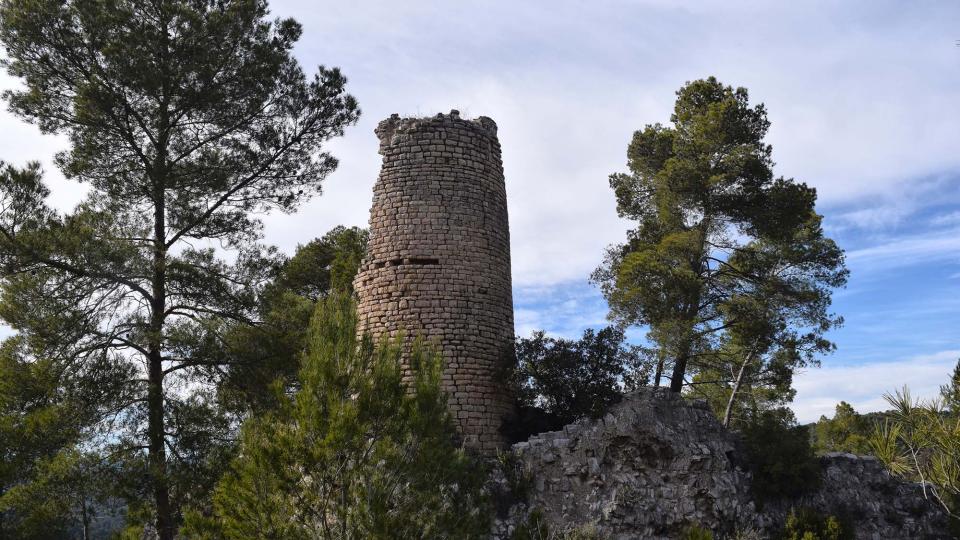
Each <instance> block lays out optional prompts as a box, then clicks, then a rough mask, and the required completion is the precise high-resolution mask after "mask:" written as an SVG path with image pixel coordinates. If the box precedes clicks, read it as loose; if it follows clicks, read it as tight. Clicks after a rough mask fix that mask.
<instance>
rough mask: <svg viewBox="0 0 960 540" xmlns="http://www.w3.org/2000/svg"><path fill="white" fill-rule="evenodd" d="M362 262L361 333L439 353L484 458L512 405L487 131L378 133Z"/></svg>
mask: <svg viewBox="0 0 960 540" xmlns="http://www.w3.org/2000/svg"><path fill="white" fill-rule="evenodd" d="M376 134H377V136H378V137H379V138H380V154H381V155H382V156H383V165H382V168H381V170H380V176H379V178H378V180H377V183H376V185H375V186H374V193H373V207H372V209H371V211H370V240H369V244H368V247H367V255H366V258H365V259H364V262H363V263H362V265H361V267H360V272H359V274H358V275H357V278H356V280H355V282H354V286H355V289H356V292H357V297H358V315H359V320H360V329H361V331H368V332H370V333H372V334H373V335H374V336H376V337H382V336H394V335H396V334H397V333H398V332H401V331H402V332H403V333H404V335H405V336H406V339H407V340H408V341H409V340H412V339H413V338H414V337H415V336H416V335H418V334H419V335H423V336H424V337H425V338H427V339H429V340H431V341H434V342H435V343H437V344H438V345H439V346H440V349H441V351H442V353H443V358H444V361H445V370H444V379H443V383H444V388H445V390H446V391H447V392H449V394H450V408H451V412H452V413H453V415H454V417H455V418H456V421H457V424H458V426H459V428H460V432H461V434H462V435H463V437H464V443H465V444H466V445H467V446H468V447H471V448H475V449H478V450H481V451H482V452H484V453H487V454H491V453H493V452H494V450H495V449H497V448H500V447H502V445H503V437H502V436H501V434H500V425H501V422H502V420H503V418H504V417H506V416H507V415H508V414H510V413H511V411H512V400H511V398H510V396H509V395H508V393H507V390H506V387H505V385H504V384H503V382H502V381H501V380H500V378H501V376H502V375H501V374H502V369H501V366H502V363H503V362H504V361H505V358H506V355H507V354H508V353H509V351H510V349H511V347H512V343H513V335H514V334H513V332H514V330H513V293H512V289H511V281H510V233H509V228H508V224H507V197H506V189H505V185H504V177H503V165H502V162H501V158H500V144H499V142H498V140H497V126H496V124H495V123H494V122H493V120H491V119H489V118H486V117H480V118H479V119H477V120H465V119H461V118H460V116H459V113H458V112H457V111H451V112H450V114H449V115H444V114H438V115H437V116H435V117H432V118H400V117H399V115H393V116H392V117H390V118H388V119H387V120H384V121H382V122H380V124H379V125H378V126H377V129H376Z"/></svg>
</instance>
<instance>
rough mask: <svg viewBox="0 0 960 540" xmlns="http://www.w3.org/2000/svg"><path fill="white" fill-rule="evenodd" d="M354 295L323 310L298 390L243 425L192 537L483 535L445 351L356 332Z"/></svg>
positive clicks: (478, 480) (482, 499)
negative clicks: (233, 455) (445, 382)
mask: <svg viewBox="0 0 960 540" xmlns="http://www.w3.org/2000/svg"><path fill="white" fill-rule="evenodd" d="M356 322H357V320H356V312H355V309H354V305H353V301H352V300H351V299H350V297H349V296H348V295H346V294H337V295H332V296H330V297H328V298H326V299H324V300H323V301H322V302H321V303H320V304H319V305H318V307H317V311H316V313H315V316H314V319H313V321H312V323H311V327H310V332H309V339H308V343H309V353H308V354H307V355H306V356H305V357H304V359H303V367H302V369H301V371H300V375H299V379H300V390H299V391H298V392H297V393H296V395H295V396H294V397H293V398H281V407H280V408H279V410H278V411H276V412H275V413H268V414H266V415H265V416H264V417H260V418H254V419H251V420H249V421H247V422H246V423H245V424H244V426H243V429H242V432H241V439H240V449H239V452H238V457H237V459H236V460H235V461H234V462H233V464H232V467H231V470H230V472H229V473H228V474H226V475H225V476H224V478H223V479H222V480H221V481H220V483H219V484H218V486H217V488H216V491H215V494H214V509H215V515H214V516H212V517H211V518H209V519H208V520H204V519H201V518H200V517H199V516H192V518H191V519H190V520H189V521H188V527H187V530H185V531H184V533H185V534H184V536H185V537H189V538H193V537H198V536H201V535H204V534H206V535H207V536H208V537H212V536H214V535H213V534H212V533H211V531H218V534H220V535H222V536H223V537H225V538H315V539H328V540H332V539H335V538H336V539H342V538H483V537H485V536H486V535H487V533H488V532H489V516H490V514H491V513H492V512H491V511H490V509H489V504H488V500H487V496H486V494H485V491H484V489H483V485H484V482H485V481H486V477H487V474H486V470H485V467H483V466H481V465H480V463H478V462H477V461H476V460H474V459H473V458H471V457H470V456H469V455H467V454H465V453H464V452H463V450H462V449H460V448H459V447H458V445H457V444H456V443H455V437H456V431H455V428H454V425H453V422H452V419H451V417H450V414H449V412H448V411H447V397H446V395H445V394H444V393H443V392H442V391H441V387H440V380H441V374H442V366H441V363H440V358H439V356H438V355H436V354H433V353H431V352H429V351H428V350H426V349H424V348H423V347H421V346H419V344H415V345H414V346H413V349H412V351H411V352H410V365H411V367H412V369H413V381H412V387H408V386H407V385H406V384H404V383H403V377H402V372H401V369H400V357H401V353H402V350H403V346H402V343H401V341H400V340H399V339H398V340H395V341H390V342H387V343H381V344H380V345H379V346H377V347H375V346H374V344H373V342H372V340H371V339H370V338H369V337H364V338H363V339H357V337H356Z"/></svg>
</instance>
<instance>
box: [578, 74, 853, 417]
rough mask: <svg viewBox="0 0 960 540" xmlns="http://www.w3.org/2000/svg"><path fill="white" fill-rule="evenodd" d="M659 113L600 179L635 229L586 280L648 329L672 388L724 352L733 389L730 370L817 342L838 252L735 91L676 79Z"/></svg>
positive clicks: (755, 112)
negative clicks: (666, 122)
mask: <svg viewBox="0 0 960 540" xmlns="http://www.w3.org/2000/svg"><path fill="white" fill-rule="evenodd" d="M670 119H671V123H672V125H671V126H663V125H661V124H653V125H648V126H646V127H645V128H644V129H643V130H641V131H638V132H636V133H635V134H634V136H633V141H632V142H631V143H630V146H629V148H628V151H627V156H628V166H629V169H630V171H629V172H628V173H622V174H614V175H612V176H611V177H610V186H611V187H612V188H613V190H614V193H615V194H616V198H617V212H618V213H619V214H620V216H621V217H625V218H628V219H631V220H633V221H635V222H637V226H636V228H635V229H633V230H631V231H630V232H629V233H628V235H627V241H626V243H624V244H622V245H619V246H613V247H612V248H610V250H609V251H608V255H607V258H606V261H605V263H604V264H603V266H601V267H600V268H599V269H597V271H596V272H595V273H594V275H593V278H594V280H595V281H596V282H598V283H600V285H601V287H602V289H603V292H604V295H605V296H606V297H607V300H608V301H609V303H610V310H611V316H612V318H613V319H615V320H617V321H618V322H620V323H623V324H639V325H647V326H648V327H649V329H650V334H649V335H650V337H651V339H652V340H653V341H654V342H656V343H657V345H658V346H659V347H660V348H661V349H662V350H664V351H666V354H665V355H664V356H665V357H668V358H672V360H673V375H672V379H671V384H670V387H671V389H672V390H673V391H675V392H679V391H680V390H681V389H682V387H683V386H684V385H685V384H686V383H687V380H686V379H685V377H686V376H687V374H688V371H694V372H695V371H697V369H698V366H699V364H700V362H701V361H702V360H703V359H708V358H710V357H711V356H715V355H716V352H717V351H719V350H721V349H722V350H725V351H727V352H731V351H737V360H735V361H734V362H732V365H733V366H736V368H735V369H733V370H732V374H731V377H730V379H729V380H727V381H726V382H725V383H726V384H731V385H732V387H733V392H732V395H734V396H735V395H736V393H737V388H738V386H742V384H743V380H742V378H741V377H738V376H737V373H740V374H741V375H742V374H749V373H750V372H751V370H750V366H751V365H754V364H756V363H757V362H758V361H761V360H762V359H766V360H763V361H782V360H783V359H784V358H788V359H789V361H790V362H791V363H792V365H798V364H801V363H804V362H809V361H814V359H815V355H816V354H817V353H819V352H824V351H828V350H830V348H831V345H830V344H829V342H827V341H825V340H824V339H823V334H824V333H825V332H826V331H827V330H829V329H830V328H831V327H833V326H834V325H836V324H838V323H839V322H840V320H839V318H837V317H834V316H832V315H831V314H830V313H828V308H829V305H830V295H831V289H832V288H834V287H840V286H842V285H844V284H845V282H846V278H847V270H846V268H845V266H844V257H843V251H842V250H840V249H839V248H838V247H837V246H836V244H835V243H834V242H833V241H832V240H830V239H829V238H827V237H825V236H824V235H823V230H822V228H821V225H820V216H819V215H817V213H816V212H815V210H814V203H815V201H816V191H815V190H814V189H812V188H810V187H808V186H806V185H805V184H802V183H799V182H796V181H794V180H792V179H785V178H776V177H774V175H773V170H772V169H773V162H772V160H771V152H772V149H771V147H770V145H768V144H766V143H765V142H764V140H763V139H764V136H765V135H766V132H767V129H768V127H769V125H770V123H769V121H768V120H767V113H766V110H765V109H764V107H763V105H757V106H750V104H749V99H748V95H747V91H746V89H744V88H737V89H733V88H731V87H729V86H724V85H723V84H721V83H720V82H718V81H717V80H716V79H714V78H712V77H711V78H709V79H704V80H698V81H694V82H691V83H688V84H687V85H685V86H684V87H683V88H681V89H680V90H679V91H678V92H677V100H676V105H675V107H674V113H673V115H672V116H671V118H670ZM727 363H729V362H727ZM741 368H742V369H741ZM724 371H727V370H726V369H724ZM753 371H755V372H762V371H764V369H762V368H758V369H754V370H753ZM658 372H659V370H658ZM738 381H739V383H738ZM727 416H729V415H727Z"/></svg>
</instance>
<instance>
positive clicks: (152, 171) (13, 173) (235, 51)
mask: <svg viewBox="0 0 960 540" xmlns="http://www.w3.org/2000/svg"><path fill="white" fill-rule="evenodd" d="M267 16H268V10H267V5H266V2H265V1H264V0H233V1H224V2H195V1H187V0H150V1H133V0H117V1H109V2H100V1H96V0H3V2H2V3H0V41H2V42H3V45H4V46H5V47H6V53H7V54H6V60H5V62H4V65H5V66H6V68H7V71H8V72H9V73H10V75H12V76H13V77H16V78H18V79H20V81H21V82H22V83H23V85H24V86H23V88H22V89H19V90H12V91H8V92H6V93H5V98H6V99H7V101H8V103H9V106H10V110H11V111H13V112H14V113H15V114H17V115H19V116H20V117H21V118H23V119H25V120H27V121H29V122H32V123H35V124H36V125H38V126H39V127H40V129H41V130H42V131H43V132H45V133H55V134H63V135H66V136H67V138H68V139H69V141H70V148H69V150H67V151H64V152H62V153H60V154H59V155H58V156H57V164H58V165H59V166H60V168H61V169H62V170H63V172H64V174H65V175H66V176H67V177H68V178H72V179H76V180H79V181H81V182H84V183H86V184H87V185H89V187H90V192H89V196H88V197H87V198H86V200H85V201H84V202H82V203H81V204H80V205H79V206H78V207H77V208H76V209H75V210H73V211H72V212H70V213H68V214H66V215H60V214H58V213H56V212H54V211H53V210H52V209H51V208H49V207H48V206H47V205H46V203H45V201H44V199H45V197H46V196H47V195H48V191H47V189H46V188H45V187H44V186H43V184H42V182H41V181H40V173H39V170H38V168H37V167H36V166H30V167H28V168H27V169H25V170H14V169H11V168H5V169H4V171H3V173H2V174H0V210H2V212H0V268H2V272H3V274H2V282H0V286H2V299H0V317H2V318H3V319H4V320H5V321H6V322H7V323H9V324H10V325H11V326H12V327H14V328H15V329H17V330H19V331H20V332H22V333H24V334H25V335H27V336H29V338H30V339H31V340H33V342H34V343H35V347H34V348H35V349H36V350H35V351H34V353H35V354H36V355H37V357H38V358H58V359H69V361H70V362H75V363H86V364H90V363H93V362H96V361H108V362H118V363H121V364H124V365H127V366H131V367H133V368H134V369H133V370H132V371H133V372H134V373H135V375H134V376H131V377H129V379H128V380H127V386H128V388H129V389H130V391H132V392H135V393H136V397H135V398H134V399H132V400H131V401H130V402H129V403H127V404H126V406H125V407H123V410H122V411H118V412H117V413H116V416H115V418H119V419H122V420H123V421H122V422H117V423H115V424H114V427H115V428H116V432H115V433H114V437H113V438H112V440H114V441H116V445H117V446H118V447H117V448H113V449H111V452H112V453H113V454H115V455H125V456H127V458H128V462H129V463H130V464H131V467H135V468H136V467H141V466H142V469H139V470H138V471H137V473H136V475H129V476H128V478H133V477H141V478H144V480H145V484H143V485H140V486H132V487H131V489H132V490H133V493H134V494H135V495H136V496H137V500H143V498H142V495H143V493H141V492H140V491H138V490H140V489H143V488H146V490H147V491H149V500H151V501H152V504H151V505H150V508H147V509H145V512H146V513H147V514H151V515H153V516H154V520H153V521H154V525H155V527H156V530H157V533H158V534H159V537H160V538H161V540H170V539H171V538H173V535H174V532H175V530H176V522H175V521H176V516H177V513H178V506H179V505H180V504H181V503H182V502H183V501H186V500H188V499H190V497H191V494H190V486H189V482H191V481H192V480H191V479H196V478H197V477H198V474H199V475H200V476H203V475H204V474H205V473H203V471H201V470H199V469H197V467H200V466H202V465H203V464H204V463H205V459H204V454H205V453H206V452H208V451H209V450H210V449H211V448H214V447H216V441H218V440H220V439H221V438H222V436H223V435H224V433H223V431H224V429H226V428H227V427H228V426H229V422H228V421H227V419H225V418H223V417H222V416H220V415H218V414H216V411H215V410H214V408H213V407H212V405H211V398H210V396H209V394H210V392H209V391H207V390H208V389H209V388H210V386H211V385H213V384H215V383H216V380H217V378H218V377H219V375H220V366H219V365H218V362H219V359H218V358H216V356H215V354H214V353H215V352H216V350H217V348H218V344H219V342H220V341H221V339H222V330H223V328H224V327H228V326H229V324H225V321H226V322H230V323H237V324H249V323H252V322H255V315H256V314H255V298H256V292H257V290H258V289H259V288H260V287H261V286H262V284H263V283H264V281H265V280H266V279H267V276H268V274H269V272H268V270H269V269H270V268H272V267H273V265H274V263H275V261H274V260H273V259H275V256H274V254H273V252H272V251H271V250H269V249H266V248H263V247H262V246H260V245H259V244H258V243H257V241H258V238H259V234H260V230H261V224H260V222H259V221H258V219H257V217H256V216H257V214H260V213H264V212H268V211H271V210H280V211H283V212H290V211H293V210H295V209H296V208H297V206H298V205H299V204H300V203H301V202H302V201H303V200H305V199H306V198H308V197H309V196H311V195H314V194H317V193H319V191H320V180H321V179H322V178H324V177H325V176H326V175H327V174H328V173H329V172H330V171H332V170H333V169H334V168H335V167H336V164H337V162H336V160H335V159H334V158H333V157H331V156H330V155H328V154H326V153H323V152H321V144H322V143H323V142H324V141H326V140H328V139H330V138H331V137H335V136H339V135H341V134H342V133H343V130H344V128H345V126H347V125H350V124H352V123H354V122H355V121H356V119H357V116H358V114H359V111H358V109H357V106H356V103H355V101H354V99H353V98H352V97H350V96H349V95H347V94H345V93H344V85H345V82H346V81H345V79H344V77H343V76H342V75H341V73H340V72H339V71H338V70H337V69H326V68H324V67H320V68H319V70H318V72H317V74H316V75H315V76H314V77H313V78H311V79H308V78H307V76H306V74H305V73H304V71H303V69H302V68H301V66H300V65H299V64H298V62H297V61H296V60H295V58H294V57H293V55H292V54H291V50H292V48H293V46H294V44H295V43H296V41H297V40H298V39H299V38H300V35H301V27H300V25H299V24H298V23H296V22H295V21H293V20H291V19H281V20H277V21H275V22H269V21H268V20H267ZM214 246H222V247H223V248H226V249H228V250H233V251H234V252H235V257H233V258H232V259H231V262H226V261H224V260H222V259H220V258H218V253H217V251H216V250H215V249H214ZM211 357H213V359H211ZM104 359H106V360H104ZM108 418H109V417H105V418H103V419H102V420H103V421H104V422H106V421H107V420H108ZM143 451H145V454H144V452H143ZM144 459H145V461H144ZM181 466H182V467H181ZM180 480H183V481H185V482H186V483H185V484H182V485H178V482H179V481H180Z"/></svg>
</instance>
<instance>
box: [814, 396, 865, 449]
mask: <svg viewBox="0 0 960 540" xmlns="http://www.w3.org/2000/svg"><path fill="white" fill-rule="evenodd" d="M872 430H873V425H872V422H870V420H868V419H867V418H866V417H864V416H861V415H860V414H859V413H858V412H857V411H856V410H854V408H853V407H852V406H851V405H850V404H849V403H847V402H846V401H841V402H840V403H838V404H837V409H836V412H835V413H834V415H833V418H832V419H831V418H827V417H826V416H821V417H820V420H819V421H818V422H817V423H816V424H815V425H814V426H813V433H814V449H815V450H816V451H817V452H820V453H822V452H850V453H853V454H860V455H863V454H868V453H870V443H869V437H870V434H871V432H872Z"/></svg>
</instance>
